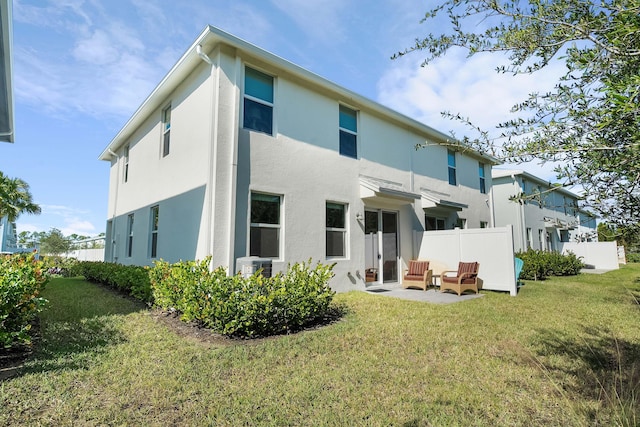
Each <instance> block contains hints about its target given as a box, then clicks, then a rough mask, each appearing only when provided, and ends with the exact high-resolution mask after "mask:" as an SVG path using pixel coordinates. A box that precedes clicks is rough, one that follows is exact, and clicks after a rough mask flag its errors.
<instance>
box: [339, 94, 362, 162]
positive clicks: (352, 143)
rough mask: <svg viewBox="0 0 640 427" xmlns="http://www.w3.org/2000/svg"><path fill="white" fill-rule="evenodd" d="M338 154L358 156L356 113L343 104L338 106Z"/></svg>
mask: <svg viewBox="0 0 640 427" xmlns="http://www.w3.org/2000/svg"><path fill="white" fill-rule="evenodd" d="M339 115H340V154H342V155H343V156H347V157H353V158H354V159H355V158H357V157H358V144H357V143H358V113H357V111H355V110H352V109H351V108H347V107H345V106H344V105H341V106H340V113H339Z"/></svg>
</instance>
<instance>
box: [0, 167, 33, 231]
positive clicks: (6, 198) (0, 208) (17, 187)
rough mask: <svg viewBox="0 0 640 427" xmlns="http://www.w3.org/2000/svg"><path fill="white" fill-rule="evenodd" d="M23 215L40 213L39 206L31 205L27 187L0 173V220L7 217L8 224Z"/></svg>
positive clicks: (19, 180) (31, 200) (24, 183)
mask: <svg viewBox="0 0 640 427" xmlns="http://www.w3.org/2000/svg"><path fill="white" fill-rule="evenodd" d="M23 213H29V214H39V213H40V206H38V205H37V204H35V203H33V197H32V196H31V193H30V192H29V185H28V184H27V183H26V182H24V181H23V180H21V179H20V178H9V177H8V176H6V175H5V174H4V173H2V172H0V218H2V217H4V216H7V217H9V222H14V221H15V220H16V219H17V218H18V217H19V216H20V214H23Z"/></svg>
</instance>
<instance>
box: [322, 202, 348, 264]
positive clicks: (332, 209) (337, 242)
mask: <svg viewBox="0 0 640 427" xmlns="http://www.w3.org/2000/svg"><path fill="white" fill-rule="evenodd" d="M346 216H347V205H344V204H341V203H330V202H327V208H326V217H327V218H326V225H327V239H326V243H327V257H344V256H345V255H346V236H347V228H346Z"/></svg>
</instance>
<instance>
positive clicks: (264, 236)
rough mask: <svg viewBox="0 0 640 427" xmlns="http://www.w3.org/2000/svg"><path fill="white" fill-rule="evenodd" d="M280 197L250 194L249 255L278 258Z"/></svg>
mask: <svg viewBox="0 0 640 427" xmlns="http://www.w3.org/2000/svg"><path fill="white" fill-rule="evenodd" d="M280 201H281V198H280V196H276V195H271V194H263V193H251V231H250V237H249V240H250V242H249V255H251V256H259V257H268V258H278V257H279V256H280Z"/></svg>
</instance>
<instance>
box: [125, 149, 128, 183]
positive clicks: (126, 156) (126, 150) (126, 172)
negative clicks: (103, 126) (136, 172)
mask: <svg viewBox="0 0 640 427" xmlns="http://www.w3.org/2000/svg"><path fill="white" fill-rule="evenodd" d="M128 180H129V145H125V147H124V182H127V181H128Z"/></svg>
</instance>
